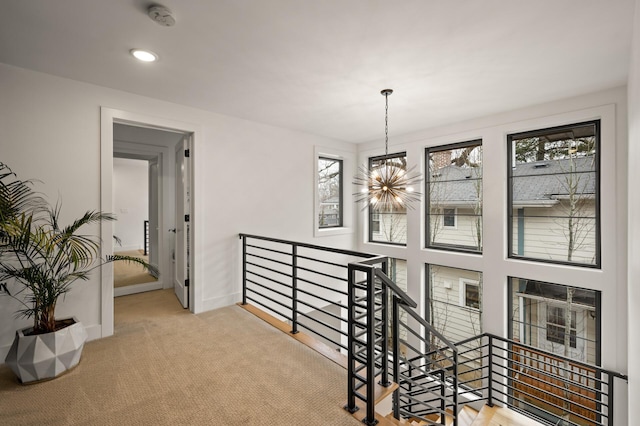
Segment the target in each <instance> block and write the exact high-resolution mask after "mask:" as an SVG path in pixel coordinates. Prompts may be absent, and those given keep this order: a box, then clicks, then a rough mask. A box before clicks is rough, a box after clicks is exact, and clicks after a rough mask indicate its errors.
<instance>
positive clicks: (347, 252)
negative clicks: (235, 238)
mask: <svg viewBox="0 0 640 426" xmlns="http://www.w3.org/2000/svg"><path fill="white" fill-rule="evenodd" d="M239 236H240V238H245V239H247V238H253V239H256V240H263V241H270V242H272V243H281V244H288V245H295V246H297V247H304V248H308V249H314V250H320V251H326V252H329V253H338V254H345V255H348V256H355V257H363V258H375V257H379V256H378V255H375V254H371V253H362V252H358V251H353V250H342V249H337V248H333V247H324V246H318V245H315V244H307V243H300V242H296V241H289V240H283V239H279V238H270V237H262V236H259V235H251V234H243V233H240V234H239Z"/></svg>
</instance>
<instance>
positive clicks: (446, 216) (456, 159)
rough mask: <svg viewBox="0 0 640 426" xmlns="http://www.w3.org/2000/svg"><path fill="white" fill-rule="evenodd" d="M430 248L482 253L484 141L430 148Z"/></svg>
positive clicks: (428, 167) (428, 151)
mask: <svg viewBox="0 0 640 426" xmlns="http://www.w3.org/2000/svg"><path fill="white" fill-rule="evenodd" d="M425 158H426V161H427V165H426V169H427V170H428V173H426V187H427V194H426V197H425V200H426V204H427V206H426V211H427V212H428V215H427V222H428V226H426V234H427V235H426V239H425V241H426V246H427V247H428V248H438V249H445V250H456V251H470V252H476V253H479V252H482V141H480V140H475V141H470V142H463V143H458V144H453V145H446V146H440V147H434V148H427V150H426V155H425Z"/></svg>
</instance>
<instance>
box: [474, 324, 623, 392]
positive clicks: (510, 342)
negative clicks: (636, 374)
mask: <svg viewBox="0 0 640 426" xmlns="http://www.w3.org/2000/svg"><path fill="white" fill-rule="evenodd" d="M480 336H491V337H492V338H493V339H494V340H499V341H501V342H504V343H507V344H514V345H517V346H520V347H522V348H525V349H528V350H532V351H534V352H538V353H541V354H543V355H548V356H550V357H553V358H559V359H561V360H563V361H564V360H567V361H568V362H570V363H572V364H574V365H576V366H581V367H583V368H585V369H590V370H595V371H596V373H606V374H608V375H611V376H613V377H617V378H619V379H622V380H627V381H628V380H629V377H628V376H626V375H624V374H621V373H617V372H615V371H611V370H607V369H604V368H602V367H598V366H596V365H591V364H587V363H584V362H581V361H576V360H573V359H571V358H566V357H563V356H560V355H557V354H554V353H552V352H549V351H545V350H541V349H539V348H536V347H533V346H530V345H526V344H523V343H520V342H512V341H510V340H508V339H506V338H504V337H500V336H496V335H495V334H491V333H483V334H481V335H480Z"/></svg>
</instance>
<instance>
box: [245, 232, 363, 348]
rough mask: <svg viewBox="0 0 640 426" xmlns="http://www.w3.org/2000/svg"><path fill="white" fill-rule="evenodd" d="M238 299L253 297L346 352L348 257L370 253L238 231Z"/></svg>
mask: <svg viewBox="0 0 640 426" xmlns="http://www.w3.org/2000/svg"><path fill="white" fill-rule="evenodd" d="M239 237H240V239H241V240H242V283H243V285H242V304H243V305H246V304H247V303H252V304H254V305H256V306H257V307H259V308H260V309H262V310H264V311H265V312H267V313H269V314H271V315H273V316H275V317H276V318H278V319H280V320H283V321H287V322H288V323H289V324H291V333H292V334H296V333H298V331H299V330H300V329H303V330H304V331H306V332H308V333H310V334H312V335H314V336H315V337H316V338H318V340H320V341H322V342H325V343H326V344H327V345H329V346H331V347H332V348H334V349H338V350H341V351H343V352H346V350H347V349H348V347H347V343H346V341H347V318H346V317H347V315H346V312H347V309H348V306H347V296H348V279H347V271H348V266H347V265H348V263H349V262H352V261H360V260H365V259H369V258H372V257H375V255H373V254H369V253H361V252H356V251H352V250H341V249H336V248H331V247H323V246H318V245H313V244H306V243H301V242H296V241H289V240H283V239H278V238H269V237H262V236H257V235H249V234H240V235H239Z"/></svg>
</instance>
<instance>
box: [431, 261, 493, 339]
mask: <svg viewBox="0 0 640 426" xmlns="http://www.w3.org/2000/svg"><path fill="white" fill-rule="evenodd" d="M426 299H427V300H426V309H425V314H426V320H427V321H429V322H430V323H431V324H432V325H433V326H434V327H435V328H436V330H437V331H438V332H440V333H441V334H442V335H443V336H445V337H446V338H447V339H449V340H450V341H451V342H459V341H461V340H464V339H467V338H470V337H473V336H476V335H478V334H482V313H481V306H482V301H481V300H482V273H481V272H477V271H470V270H467V269H459V268H451V267H447V266H441V265H433V264H430V265H427V291H426ZM469 308H473V309H469Z"/></svg>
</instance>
